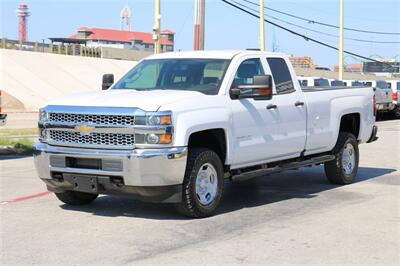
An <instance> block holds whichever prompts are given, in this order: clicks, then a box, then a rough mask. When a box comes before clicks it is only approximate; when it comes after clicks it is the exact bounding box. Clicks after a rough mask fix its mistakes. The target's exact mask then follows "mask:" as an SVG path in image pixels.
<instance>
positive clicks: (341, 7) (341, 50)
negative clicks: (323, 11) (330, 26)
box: [339, 0, 344, 80]
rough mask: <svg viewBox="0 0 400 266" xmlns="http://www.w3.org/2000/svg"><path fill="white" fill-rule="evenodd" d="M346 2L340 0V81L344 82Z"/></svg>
mask: <svg viewBox="0 0 400 266" xmlns="http://www.w3.org/2000/svg"><path fill="white" fill-rule="evenodd" d="M343 2H344V0H340V30H339V80H343V27H344V19H343V17H344V14H343V10H344V3H343Z"/></svg>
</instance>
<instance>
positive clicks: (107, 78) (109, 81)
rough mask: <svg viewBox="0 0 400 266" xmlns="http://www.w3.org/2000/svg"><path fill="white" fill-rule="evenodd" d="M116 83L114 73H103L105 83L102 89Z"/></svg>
mask: <svg viewBox="0 0 400 266" xmlns="http://www.w3.org/2000/svg"><path fill="white" fill-rule="evenodd" d="M113 84H114V74H104V75H103V83H102V85H101V89H102V90H103V91H104V90H107V89H108V88H110V87H111V85H113Z"/></svg>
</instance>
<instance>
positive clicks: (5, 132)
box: [0, 128, 39, 138]
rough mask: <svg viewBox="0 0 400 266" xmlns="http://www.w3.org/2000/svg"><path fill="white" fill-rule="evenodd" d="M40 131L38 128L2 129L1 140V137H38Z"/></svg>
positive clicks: (0, 132)
mask: <svg viewBox="0 0 400 266" xmlns="http://www.w3.org/2000/svg"><path fill="white" fill-rule="evenodd" d="M38 135H39V130H38V129H37V128H1V129H0V138H1V137H5V138H6V137H21V138H24V137H25V136H38Z"/></svg>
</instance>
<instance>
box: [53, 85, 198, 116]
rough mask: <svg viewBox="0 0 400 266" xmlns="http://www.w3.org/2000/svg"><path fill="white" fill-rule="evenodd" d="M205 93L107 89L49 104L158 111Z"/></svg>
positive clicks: (61, 99)
mask: <svg viewBox="0 0 400 266" xmlns="http://www.w3.org/2000/svg"><path fill="white" fill-rule="evenodd" d="M202 95H203V94H202V93H200V92H196V91H175V90H153V91H135V90H106V91H97V92H91V93H81V94H75V95H71V96H68V97H64V98H60V99H55V100H52V101H50V102H48V103H47V105H61V106H88V107H89V106H97V107H135V108H140V109H142V110H145V111H156V110H158V109H159V108H160V107H161V106H162V105H165V104H170V103H173V102H177V101H181V100H184V99H186V98H191V97H196V96H197V97H199V96H202Z"/></svg>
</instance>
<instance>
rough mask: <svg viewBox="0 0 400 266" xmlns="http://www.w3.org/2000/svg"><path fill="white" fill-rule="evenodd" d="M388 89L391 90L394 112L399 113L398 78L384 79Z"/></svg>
mask: <svg viewBox="0 0 400 266" xmlns="http://www.w3.org/2000/svg"><path fill="white" fill-rule="evenodd" d="M386 83H387V85H388V87H389V89H391V90H392V103H393V104H394V105H395V106H396V108H395V110H394V112H397V113H399V111H400V102H399V96H400V80H389V81H386Z"/></svg>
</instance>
